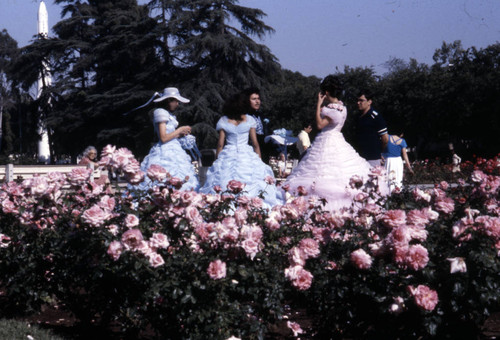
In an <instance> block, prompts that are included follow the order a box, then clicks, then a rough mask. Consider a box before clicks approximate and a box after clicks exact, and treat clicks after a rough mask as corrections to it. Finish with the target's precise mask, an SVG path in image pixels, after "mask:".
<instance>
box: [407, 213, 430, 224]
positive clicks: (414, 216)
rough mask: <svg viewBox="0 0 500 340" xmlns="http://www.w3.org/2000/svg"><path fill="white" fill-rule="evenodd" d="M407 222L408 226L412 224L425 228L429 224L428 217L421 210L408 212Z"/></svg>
mask: <svg viewBox="0 0 500 340" xmlns="http://www.w3.org/2000/svg"><path fill="white" fill-rule="evenodd" d="M407 221H408V223H409V224H414V225H418V226H425V225H426V224H427V223H429V217H428V216H427V213H426V212H425V211H423V210H416V209H415V210H410V211H409V212H408V214H407Z"/></svg>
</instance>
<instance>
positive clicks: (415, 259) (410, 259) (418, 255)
mask: <svg viewBox="0 0 500 340" xmlns="http://www.w3.org/2000/svg"><path fill="white" fill-rule="evenodd" d="M405 262H406V264H407V265H408V267H410V268H411V269H413V270H419V269H422V268H424V267H425V266H426V265H427V263H428V262H429V252H428V251H427V249H426V248H424V247H423V246H422V245H420V244H415V245H411V246H410V247H409V248H408V253H407V255H406V261H405Z"/></svg>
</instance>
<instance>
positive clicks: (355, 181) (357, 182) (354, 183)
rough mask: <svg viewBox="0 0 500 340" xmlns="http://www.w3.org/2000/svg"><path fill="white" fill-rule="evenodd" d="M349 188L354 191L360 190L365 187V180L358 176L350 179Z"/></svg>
mask: <svg viewBox="0 0 500 340" xmlns="http://www.w3.org/2000/svg"><path fill="white" fill-rule="evenodd" d="M349 186H350V187H351V188H352V189H359V188H361V187H362V186H363V178H361V177H360V176H358V175H354V176H352V177H351V178H350V179H349Z"/></svg>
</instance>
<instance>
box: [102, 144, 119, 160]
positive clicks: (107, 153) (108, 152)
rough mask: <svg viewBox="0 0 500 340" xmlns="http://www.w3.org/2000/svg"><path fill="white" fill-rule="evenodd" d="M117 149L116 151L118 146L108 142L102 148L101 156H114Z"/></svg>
mask: <svg viewBox="0 0 500 340" xmlns="http://www.w3.org/2000/svg"><path fill="white" fill-rule="evenodd" d="M115 151H116V146H113V145H111V144H108V145H106V146H105V147H104V148H103V149H102V152H101V157H108V156H112V155H113V153H114V152H115Z"/></svg>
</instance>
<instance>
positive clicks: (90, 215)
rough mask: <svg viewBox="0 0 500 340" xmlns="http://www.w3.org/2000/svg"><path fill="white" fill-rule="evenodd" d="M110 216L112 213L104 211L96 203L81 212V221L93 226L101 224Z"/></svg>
mask: <svg viewBox="0 0 500 340" xmlns="http://www.w3.org/2000/svg"><path fill="white" fill-rule="evenodd" d="M111 217H112V215H111V214H110V213H109V212H107V211H104V210H103V209H101V208H100V207H99V206H97V205H94V206H92V207H91V208H90V209H87V210H85V211H84V212H83V214H82V219H83V221H84V222H86V223H88V224H90V225H92V226H94V227H99V226H101V225H102V224H104V222H106V221H107V220H108V219H109V218H111Z"/></svg>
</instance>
